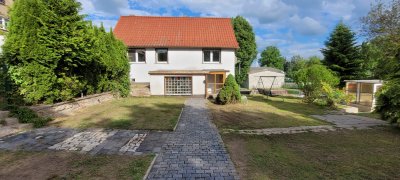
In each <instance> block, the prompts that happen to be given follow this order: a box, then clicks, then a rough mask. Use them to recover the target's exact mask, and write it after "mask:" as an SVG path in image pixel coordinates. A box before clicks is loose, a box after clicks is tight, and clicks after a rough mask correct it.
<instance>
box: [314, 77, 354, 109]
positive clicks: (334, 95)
mask: <svg viewBox="0 0 400 180" xmlns="http://www.w3.org/2000/svg"><path fill="white" fill-rule="evenodd" d="M322 96H323V97H325V103H324V104H325V105H326V106H329V107H332V108H337V105H338V104H349V103H350V102H351V101H352V100H353V99H354V96H352V95H347V94H346V93H345V92H344V91H341V90H339V89H337V88H333V87H332V86H330V85H329V84H327V83H325V82H323V83H322Z"/></svg>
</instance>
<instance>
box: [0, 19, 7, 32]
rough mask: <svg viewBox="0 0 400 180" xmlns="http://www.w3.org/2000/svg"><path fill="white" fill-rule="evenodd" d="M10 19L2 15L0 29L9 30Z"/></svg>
mask: <svg viewBox="0 0 400 180" xmlns="http://www.w3.org/2000/svg"><path fill="white" fill-rule="evenodd" d="M7 24H8V19H7V18H5V17H1V16H0V29H2V30H7Z"/></svg>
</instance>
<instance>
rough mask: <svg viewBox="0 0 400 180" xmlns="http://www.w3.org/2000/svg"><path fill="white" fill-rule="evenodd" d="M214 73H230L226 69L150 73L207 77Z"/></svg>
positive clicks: (151, 73)
mask: <svg viewBox="0 0 400 180" xmlns="http://www.w3.org/2000/svg"><path fill="white" fill-rule="evenodd" d="M212 72H229V70H224V69H203V70H156V71H149V74H150V75H206V74H210V73H212Z"/></svg>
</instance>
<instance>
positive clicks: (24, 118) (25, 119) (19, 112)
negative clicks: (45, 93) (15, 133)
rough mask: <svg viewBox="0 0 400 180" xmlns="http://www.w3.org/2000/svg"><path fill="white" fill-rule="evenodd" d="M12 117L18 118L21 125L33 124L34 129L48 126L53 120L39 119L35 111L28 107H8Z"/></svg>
mask: <svg viewBox="0 0 400 180" xmlns="http://www.w3.org/2000/svg"><path fill="white" fill-rule="evenodd" d="M7 109H8V110H10V112H11V116H13V117H16V118H18V121H19V122H20V123H32V124H33V127H34V128H40V127H43V126H46V125H47V123H48V122H50V121H51V120H52V119H51V118H44V117H39V116H38V115H37V114H36V112H35V111H33V110H31V109H29V108H27V107H18V106H8V108H7Z"/></svg>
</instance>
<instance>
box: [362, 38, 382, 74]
mask: <svg viewBox="0 0 400 180" xmlns="http://www.w3.org/2000/svg"><path fill="white" fill-rule="evenodd" d="M361 59H362V60H363V63H362V69H363V71H362V72H363V74H362V76H363V77H364V78H366V79H375V78H379V77H384V76H385V75H386V74H387V70H388V68H385V67H384V66H386V65H387V63H385V64H381V63H380V62H384V61H385V60H384V54H383V52H382V50H381V49H380V48H379V47H378V46H377V45H376V44H375V43H372V42H364V43H362V45H361ZM378 66H381V67H380V68H378Z"/></svg>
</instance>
